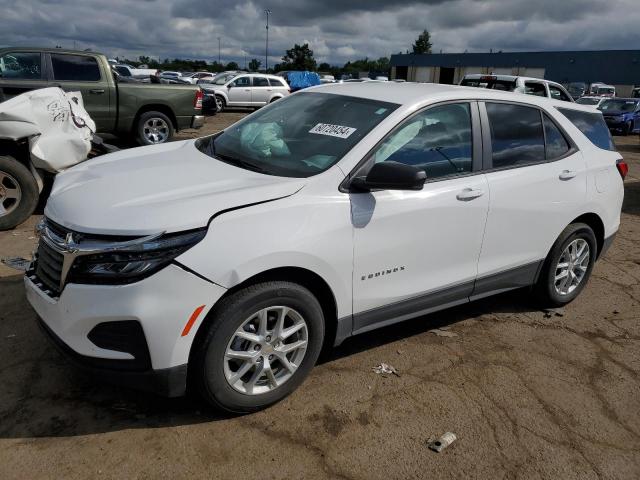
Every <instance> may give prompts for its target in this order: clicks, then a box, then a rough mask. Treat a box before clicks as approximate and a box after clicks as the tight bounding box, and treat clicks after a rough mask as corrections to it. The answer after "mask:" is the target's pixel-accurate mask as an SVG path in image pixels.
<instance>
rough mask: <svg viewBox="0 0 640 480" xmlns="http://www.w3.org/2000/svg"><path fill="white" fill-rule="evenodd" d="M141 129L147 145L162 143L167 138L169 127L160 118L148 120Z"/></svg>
mask: <svg viewBox="0 0 640 480" xmlns="http://www.w3.org/2000/svg"><path fill="white" fill-rule="evenodd" d="M142 129H143V133H144V137H145V138H146V139H147V140H148V141H149V143H163V142H165V141H166V140H167V138H169V125H167V122H165V121H164V120H163V119H162V118H157V117H154V118H150V119H149V120H147V121H146V122H145V123H144V126H143V127H142Z"/></svg>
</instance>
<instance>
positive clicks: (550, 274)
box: [536, 223, 598, 307]
mask: <svg viewBox="0 0 640 480" xmlns="http://www.w3.org/2000/svg"><path fill="white" fill-rule="evenodd" d="M574 242H576V243H574ZM572 244H573V245H575V246H576V247H577V249H578V253H580V248H581V245H584V244H586V245H587V246H588V249H589V251H588V252H584V251H583V252H582V253H581V254H580V255H579V258H578V260H579V259H580V257H582V256H584V254H585V253H587V258H588V264H585V262H584V261H583V262H581V263H582V265H581V266H582V267H583V268H580V266H578V265H577V263H574V265H576V267H575V268H573V269H572V268H571V262H568V261H566V260H567V255H569V254H570V253H567V248H568V247H569V246H570V245H572ZM597 255H598V244H597V241H596V236H595V234H594V233H593V230H592V229H591V227H590V226H589V225H587V224H585V223H573V224H571V225H569V226H568V227H567V228H565V229H564V231H563V232H562V233H561V234H560V236H559V237H558V240H556V243H555V244H554V245H553V247H552V248H551V251H550V252H549V255H548V256H547V258H546V260H545V262H544V265H543V267H542V271H541V273H540V277H539V278H538V283H537V285H536V291H537V296H538V299H539V300H540V301H541V303H542V305H543V306H545V307H546V306H548V307H561V306H563V305H566V304H568V303H570V302H572V301H573V300H574V299H575V298H576V297H577V296H578V295H579V294H580V292H581V291H582V289H583V288H584V287H585V285H586V284H587V282H588V281H589V277H590V276H591V271H592V270H593V265H594V264H595V261H596V258H597ZM561 260H562V261H561ZM573 261H575V259H573V260H572V262H573ZM565 263H569V266H568V267H567V268H566V271H567V274H568V275H567V277H568V279H567V280H566V281H567V282H569V283H568V284H563V283H562V282H563V280H564V278H567V277H564V278H562V279H559V280H557V281H558V284H556V276H557V275H560V274H562V273H563V270H564V269H563V268H562V267H561V266H559V264H560V265H563V264H565ZM570 271H573V272H578V275H575V274H570V273H569V272H570ZM579 275H581V277H580V280H579V281H578V276H579ZM576 281H577V284H576V285H575V286H574V285H573V284H574V283H575V282H576ZM563 290H566V291H563Z"/></svg>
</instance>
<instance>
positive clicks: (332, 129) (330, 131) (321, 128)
mask: <svg viewBox="0 0 640 480" xmlns="http://www.w3.org/2000/svg"><path fill="white" fill-rule="evenodd" d="M356 130H357V129H356V128H352V127H343V126H342V125H331V124H330V123H319V124H317V125H316V126H315V127H313V128H312V129H311V130H309V133H315V134H318V135H328V136H330V137H338V138H349V135H351V134H352V133H353V132H355V131H356Z"/></svg>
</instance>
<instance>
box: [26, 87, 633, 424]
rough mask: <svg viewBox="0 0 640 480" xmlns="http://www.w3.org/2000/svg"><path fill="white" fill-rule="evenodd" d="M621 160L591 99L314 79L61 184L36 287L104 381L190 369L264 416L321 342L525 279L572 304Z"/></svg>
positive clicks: (174, 377) (544, 294)
mask: <svg viewBox="0 0 640 480" xmlns="http://www.w3.org/2000/svg"><path fill="white" fill-rule="evenodd" d="M234 88H237V87H232V89H231V90H233V89H234ZM626 172H627V165H626V163H625V162H624V161H623V160H622V157H621V156H620V154H619V153H618V152H616V151H615V147H614V145H613V143H612V141H611V136H610V134H609V131H608V129H607V127H606V124H605V122H604V120H603V118H602V115H601V114H600V113H599V112H597V111H594V109H593V108H591V107H584V106H580V105H576V104H574V103H568V102H560V101H555V100H549V99H546V98H536V97H533V96H515V95H513V94H510V93H504V92H498V91H494V90H479V89H475V90H474V89H463V88H459V87H456V86H445V85H433V84H412V83H405V84H402V85H401V84H396V83H394V82H386V83H380V82H369V83H362V84H348V83H343V84H334V85H326V86H320V87H316V88H314V89H313V91H302V92H299V93H296V94H295V95H291V96H289V97H286V98H284V99H283V100H280V101H278V102H276V103H275V104H274V105H272V106H270V107H269V108H266V109H263V110H259V111H258V112H256V113H253V114H252V115H249V116H247V117H245V118H243V119H242V120H241V121H239V122H238V123H236V124H235V125H233V126H231V127H229V128H227V129H226V130H224V131H223V132H221V133H219V134H215V135H212V136H208V137H204V138H200V139H195V140H185V141H182V142H174V143H171V144H167V145H160V146H155V147H149V148H145V149H143V150H127V151H122V152H119V153H116V154H112V155H107V156H105V157H102V158H98V159H96V160H92V161H91V162H90V163H87V164H80V165H78V166H76V167H74V168H72V169H70V170H69V171H68V172H65V173H62V174H60V175H58V177H57V178H56V182H55V185H54V186H53V190H52V192H51V196H50V198H49V201H48V203H47V205H46V208H45V218H44V220H43V222H42V223H41V224H40V225H39V227H38V230H39V232H40V235H41V238H40V243H39V246H38V250H37V253H36V256H35V262H34V263H33V264H32V266H31V268H30V269H29V270H28V271H27V273H26V277H25V285H26V295H27V298H28V300H29V302H30V303H31V305H32V306H33V308H34V309H35V311H36V312H37V315H38V318H39V319H40V320H39V322H40V324H41V325H42V327H43V330H44V331H45V332H47V334H48V335H49V336H50V337H51V338H52V339H53V340H54V342H56V343H57V344H59V345H60V346H61V347H62V349H63V350H64V351H66V352H67V353H68V354H69V355H70V356H71V357H72V358H74V359H76V360H78V361H79V362H80V363H81V364H82V365H84V367H85V368H90V369H93V370H94V371H97V372H98V374H97V375H95V376H94V378H96V379H98V380H99V381H102V380H107V379H112V380H115V381H120V382H129V384H130V385H133V386H135V387H138V388H144V387H145V386H146V387H147V388H150V389H152V390H155V391H158V392H161V393H164V394H166V395H172V396H176V395H181V394H183V393H184V392H185V389H186V385H187V376H188V377H189V380H190V383H191V384H193V385H194V386H195V387H196V388H197V389H199V391H200V393H201V394H202V395H203V396H204V398H205V399H206V400H207V401H209V402H210V403H211V404H212V405H214V406H217V407H220V408H223V409H227V410H230V411H234V412H248V411H254V410H257V409H261V408H264V407H266V406H268V405H270V404H272V403H274V402H276V401H278V400H280V399H282V398H283V397H285V396H287V395H288V394H289V393H291V392H292V391H293V390H294V389H296V388H297V387H298V386H300V384H301V383H302V382H303V380H304V378H305V377H306V376H307V375H308V374H309V372H310V370H311V369H312V367H313V365H314V364H315V362H316V360H317V358H318V355H319V353H320V350H321V348H322V346H323V344H325V345H328V346H330V345H337V344H340V343H341V342H342V341H344V340H345V339H346V338H348V337H350V336H352V335H356V334H358V333H362V332H366V331H370V330H372V329H375V328H378V327H382V326H388V325H391V324H393V323H395V322H399V321H403V320H406V319H408V318H412V317H418V316H422V315H424V314H426V313H428V312H433V311H436V310H439V309H443V308H446V307H449V306H452V305H458V304H464V303H468V302H470V301H473V300H475V299H478V298H483V297H486V296H488V295H492V294H494V293H498V292H504V291H506V290H510V289H514V288H521V287H527V288H529V287H530V288H533V290H534V292H535V294H536V295H537V296H538V298H539V299H540V301H541V302H543V304H545V305H547V306H556V307H558V306H562V305H566V304H567V303H569V302H571V301H572V300H574V299H575V298H576V297H577V296H578V295H579V294H580V292H581V291H582V290H583V288H584V287H585V285H586V283H587V280H588V279H589V276H590V275H591V272H592V269H593V266H594V263H595V262H596V260H597V259H598V258H599V257H600V256H602V255H603V253H604V252H605V251H606V249H607V248H608V247H609V245H610V244H611V242H612V240H613V238H614V235H615V234H616V231H617V230H618V226H619V223H620V209H621V205H622V197H623V182H622V180H623V177H624V175H625V174H626ZM114 185H117V186H118V194H117V195H114Z"/></svg>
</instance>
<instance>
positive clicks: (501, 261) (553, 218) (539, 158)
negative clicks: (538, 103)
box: [474, 102, 587, 295]
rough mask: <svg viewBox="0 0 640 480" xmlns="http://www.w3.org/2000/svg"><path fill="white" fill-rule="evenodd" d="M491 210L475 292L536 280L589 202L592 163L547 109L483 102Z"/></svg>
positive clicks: (485, 153) (481, 106) (486, 166)
mask: <svg viewBox="0 0 640 480" xmlns="http://www.w3.org/2000/svg"><path fill="white" fill-rule="evenodd" d="M480 114H481V117H482V120H483V148H484V156H483V157H484V160H483V161H484V162H485V165H484V166H485V170H486V176H487V180H488V184H489V192H490V203H489V216H488V218H487V226H486V230H485V237H484V241H483V245H482V253H481V254H480V261H479V264H478V281H477V282H476V289H475V291H474V294H475V295H482V294H487V293H489V292H491V291H495V290H500V289H502V288H511V287H515V286H526V285H529V284H531V283H532V282H533V279H534V278H535V275H536V273H537V269H538V267H539V266H540V263H541V262H542V261H543V260H544V258H545V257H546V255H547V253H548V252H549V249H550V248H551V246H552V245H553V243H554V242H555V240H556V238H557V237H558V235H559V234H560V232H562V230H563V229H564V228H565V227H566V226H567V225H568V224H569V223H570V222H571V221H572V220H573V218H574V212H576V211H578V210H579V209H580V207H581V205H583V204H584V201H585V196H586V185H587V181H586V178H587V176H586V165H585V160H584V158H583V156H582V153H581V152H580V151H579V150H578V149H577V148H576V146H575V145H574V144H573V143H572V142H571V140H570V137H569V136H568V135H567V134H566V133H565V132H564V131H563V130H562V128H561V127H559V126H558V125H557V123H556V122H554V121H553V120H552V118H551V115H549V114H547V113H546V112H544V111H543V110H541V109H539V108H537V107H534V106H530V105H524V104H517V103H510V102H486V103H485V102H480Z"/></svg>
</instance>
